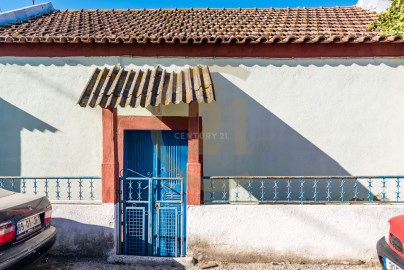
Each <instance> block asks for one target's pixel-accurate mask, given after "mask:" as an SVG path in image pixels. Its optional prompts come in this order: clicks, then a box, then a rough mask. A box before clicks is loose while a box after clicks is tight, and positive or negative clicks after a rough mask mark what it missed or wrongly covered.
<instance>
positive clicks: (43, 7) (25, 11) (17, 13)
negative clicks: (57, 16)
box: [0, 2, 55, 26]
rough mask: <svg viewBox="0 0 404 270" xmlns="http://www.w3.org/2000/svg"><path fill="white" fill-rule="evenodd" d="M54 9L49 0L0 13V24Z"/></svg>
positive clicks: (24, 18) (28, 17) (27, 18)
mask: <svg viewBox="0 0 404 270" xmlns="http://www.w3.org/2000/svg"><path fill="white" fill-rule="evenodd" d="M52 11H55V9H54V8H53V5H52V3H51V2H47V3H43V4H38V5H33V6H29V7H24V8H20V9H16V10H10V11H7V12H3V13H0V26H2V25H7V24H13V23H19V22H22V21H26V20H29V19H32V18H35V17H38V16H42V15H44V14H48V13H50V12H52Z"/></svg>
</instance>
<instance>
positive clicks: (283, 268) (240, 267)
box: [36, 258, 381, 270]
mask: <svg viewBox="0 0 404 270" xmlns="http://www.w3.org/2000/svg"><path fill="white" fill-rule="evenodd" d="M56 269H58V270H59V269H60V270H81V269H82V270H106V269H108V270H110V269H111V270H124V269H125V270H126V269H128V270H177V269H178V270H180V269H183V270H199V269H201V268H200V266H198V265H195V266H191V267H183V266H175V265H172V266H139V265H129V264H110V263H107V262H106V261H103V260H99V259H71V260H70V259H69V260H68V259H66V258H49V259H47V260H44V261H43V262H42V263H41V264H40V265H39V266H38V267H37V268H36V270H56ZM209 269H214V270H247V269H248V270H380V269H381V268H380V267H371V266H366V265H362V266H359V265H358V266H351V265H326V264H321V265H299V264H285V263H272V264H220V263H219V266H217V267H212V268H209Z"/></svg>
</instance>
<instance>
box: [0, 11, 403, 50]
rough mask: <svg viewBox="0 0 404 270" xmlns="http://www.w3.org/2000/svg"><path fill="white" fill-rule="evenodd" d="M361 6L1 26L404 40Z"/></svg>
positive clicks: (39, 35)
mask: <svg viewBox="0 0 404 270" xmlns="http://www.w3.org/2000/svg"><path fill="white" fill-rule="evenodd" d="M377 16H378V15H377V14H376V13H374V12H370V11H367V10H364V9H361V8H359V7H355V6H352V7H332V8H266V9H162V10H161V9H160V10H81V11H79V10H72V11H70V10H63V11H58V12H52V13H50V14H47V15H43V16H40V17H37V18H35V19H31V20H29V21H26V22H23V23H20V24H15V25H9V26H3V27H0V42H10V43H11V42H16V43H24V42H57V43H66V42H68V43H78V42H84V43H94V42H95V43H148V42H151V43H331V42H338V43H341V42H342V43H345V42H350V43H361V42H404V40H403V37H399V36H389V37H383V36H381V35H380V34H379V33H378V32H376V31H369V30H367V25H368V24H370V23H371V22H373V21H374V20H375V19H376V18H377Z"/></svg>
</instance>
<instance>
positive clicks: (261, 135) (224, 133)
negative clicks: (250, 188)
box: [201, 73, 348, 175]
mask: <svg viewBox="0 0 404 270" xmlns="http://www.w3.org/2000/svg"><path fill="white" fill-rule="evenodd" d="M212 77H213V78H212V79H213V81H214V82H215V88H216V89H220V91H216V102H213V103H211V104H208V105H207V106H201V114H202V116H203V132H204V133H203V135H204V138H203V139H204V145H203V147H204V174H205V175H348V172H347V171H346V170H345V169H344V168H343V167H342V166H341V165H340V164H338V162H336V161H335V160H333V159H332V158H331V157H330V156H328V155H327V154H326V153H324V152H323V151H322V150H321V149H319V148H318V147H316V146H315V145H314V144H312V143H311V142H310V141H308V140H307V139H306V138H304V137H303V136H302V135H300V134H299V133H298V132H296V131H295V130H294V129H293V128H291V127H290V126H288V125H287V124H286V123H285V122H283V121H282V120H281V119H279V118H278V117H277V116H275V115H274V114H273V113H271V112H270V111H269V110H268V109H267V108H265V107H264V106H262V105H261V104H260V103H258V102H257V101H255V100H254V99H253V98H251V97H250V96H249V95H247V94H246V93H244V91H242V90H241V89H240V88H238V87H237V86H235V85H234V84H233V83H231V82H230V81H229V80H227V79H226V78H225V77H223V76H222V75H221V74H219V73H212Z"/></svg>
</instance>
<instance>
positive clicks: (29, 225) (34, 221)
mask: <svg viewBox="0 0 404 270" xmlns="http://www.w3.org/2000/svg"><path fill="white" fill-rule="evenodd" d="M39 226H41V219H40V218H39V215H35V216H32V217H29V218H26V219H23V220H21V221H20V222H18V223H17V235H20V234H23V233H26V232H28V231H32V230H33V229H35V228H37V227H39Z"/></svg>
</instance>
